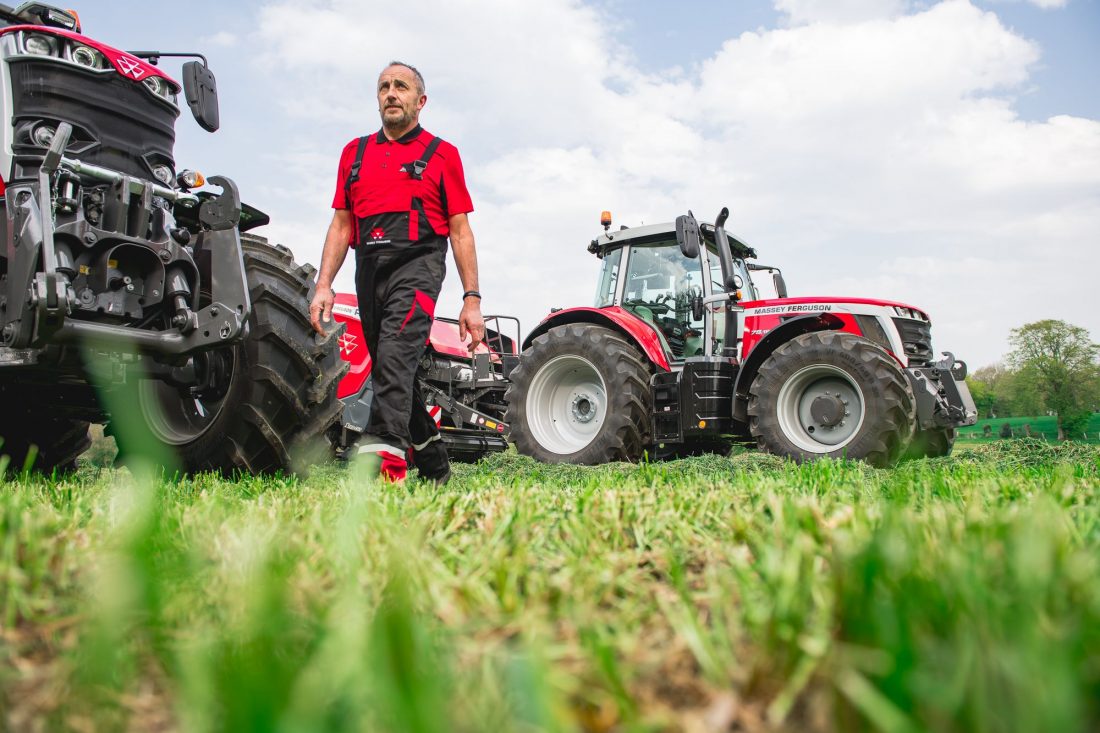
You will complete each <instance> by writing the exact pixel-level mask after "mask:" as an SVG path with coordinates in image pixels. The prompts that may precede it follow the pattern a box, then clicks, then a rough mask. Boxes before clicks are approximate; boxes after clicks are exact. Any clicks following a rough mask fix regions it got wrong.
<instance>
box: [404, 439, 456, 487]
mask: <svg viewBox="0 0 1100 733" xmlns="http://www.w3.org/2000/svg"><path fill="white" fill-rule="evenodd" d="M409 455H410V456H411V458H412V460H410V461H409V463H410V465H413V466H416V470H417V472H418V473H419V474H420V478H422V479H424V480H425V481H432V482H433V483H435V485H436V486H443V485H444V484H446V483H447V482H448V481H450V480H451V461H450V459H449V458H448V457H447V449H446V448H444V447H443V440H442V439H441V438H440V437H439V436H438V435H437V436H435V437H434V438H432V439H431V440H429V441H428V442H427V443H422V444H421V445H419V446H413V447H412V448H410V449H409Z"/></svg>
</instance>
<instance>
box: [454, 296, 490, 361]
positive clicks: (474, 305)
mask: <svg viewBox="0 0 1100 733" xmlns="http://www.w3.org/2000/svg"><path fill="white" fill-rule="evenodd" d="M467 333H468V334H470V346H469V347H468V348H469V349H470V353H471V354H472V353H473V352H474V349H476V348H477V345H478V344H480V343H481V342H482V341H484V340H485V319H484V318H482V317H481V301H480V300H479V299H477V298H467V299H466V300H465V302H463V304H462V312H461V313H459V314H458V337H459V338H460V339H462V340H463V341H465V340H466V334H467Z"/></svg>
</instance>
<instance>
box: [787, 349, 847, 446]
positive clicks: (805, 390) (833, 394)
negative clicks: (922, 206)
mask: <svg viewBox="0 0 1100 733" xmlns="http://www.w3.org/2000/svg"><path fill="white" fill-rule="evenodd" d="M815 403H816V407H815ZM865 405H866V402H865V401H864V399H863V391H862V390H861V389H860V388H859V385H858V384H857V383H856V381H855V380H854V379H852V377H851V376H850V375H849V374H848V373H847V372H846V371H844V370H843V369H840V368H838V367H835V366H831V365H828V364H814V365H812V366H808V367H805V368H803V369H800V370H798V371H797V372H795V373H794V374H792V375H791V377H790V378H789V379H787V381H786V382H784V383H783V387H782V388H781V389H780V390H779V399H778V404H777V405H776V412H777V416H778V418H779V428H780V429H781V430H782V431H783V435H784V436H786V438H787V440H789V441H791V442H792V443H794V445H795V446H797V447H798V449H799V450H802V451H804V452H806V453H832V452H834V451H836V450H839V449H841V448H843V447H844V446H846V445H848V444H849V443H851V442H852V440H853V439H855V437H856V434H857V433H859V429H860V428H861V427H863V421H864V418H865V417H866V413H867V410H866V407H865ZM840 410H843V412H844V413H846V414H839V411H840ZM822 413H825V415H826V419H822Z"/></svg>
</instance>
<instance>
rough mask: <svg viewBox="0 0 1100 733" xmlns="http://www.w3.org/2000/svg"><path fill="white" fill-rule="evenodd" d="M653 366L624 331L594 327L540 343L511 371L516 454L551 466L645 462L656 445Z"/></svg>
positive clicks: (566, 330) (572, 328) (570, 329)
mask: <svg viewBox="0 0 1100 733" xmlns="http://www.w3.org/2000/svg"><path fill="white" fill-rule="evenodd" d="M649 375H650V367H649V364H648V362H646V361H645V360H644V359H643V357H642V355H641V354H640V353H639V352H638V350H637V349H636V348H635V347H634V346H632V345H631V344H630V343H629V342H628V341H626V339H624V338H623V337H622V336H620V335H619V334H618V333H616V332H614V331H612V330H610V329H608V328H604V327H602V326H597V325H594V324H590V323H572V324H566V325H562V326H557V327H555V328H552V329H550V330H549V331H547V332H546V333H544V334H542V335H541V336H539V337H538V338H536V339H535V340H534V341H533V342H532V343H531V346H530V347H529V348H528V349H527V350H526V351H524V352H523V358H522V359H520V363H519V366H517V367H516V368H515V369H514V370H513V371H512V373H511V376H510V379H511V382H512V383H511V385H510V386H509V388H508V393H507V397H506V400H507V403H508V412H507V417H506V421H507V422H508V423H509V424H510V425H511V426H512V439H513V440H514V441H515V444H516V449H517V450H518V451H519V452H520V453H522V454H524V455H527V456H531V457H532V458H535V459H537V460H539V461H542V462H544V463H580V464H586V465H596V464H601V463H610V462H613V461H637V460H639V459H640V458H641V457H642V454H643V453H644V451H645V449H646V447H647V446H648V445H649V442H650V427H649V424H650V414H651V413H652V410H653V392H652V389H651V388H650V385H649Z"/></svg>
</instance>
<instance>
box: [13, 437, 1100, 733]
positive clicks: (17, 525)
mask: <svg viewBox="0 0 1100 733" xmlns="http://www.w3.org/2000/svg"><path fill="white" fill-rule="evenodd" d="M455 473H456V475H455V479H454V480H453V481H452V482H451V484H450V485H448V486H447V487H446V488H445V489H443V490H437V489H434V488H432V487H430V486H428V485H425V484H420V483H417V482H415V481H413V482H410V483H409V484H408V485H407V486H405V487H402V488H392V487H387V486H381V485H377V484H373V483H370V482H368V481H365V480H363V479H362V478H361V477H359V476H357V471H356V470H355V469H354V468H352V469H349V470H344V469H340V468H336V467H329V468H322V469H321V470H318V471H316V472H315V473H314V475H313V476H312V477H311V478H309V479H308V480H304V481H298V480H294V479H282V480H261V479H254V478H245V479H242V480H240V481H236V482H227V481H222V480H219V479H216V478H213V477H209V476H206V477H198V478H195V479H189V480H183V481H163V480H156V481H154V480H146V481H139V480H137V479H134V478H133V477H131V476H130V474H129V473H127V472H125V471H110V470H93V469H90V468H89V469H85V470H84V471H83V472H82V473H79V474H77V475H76V476H75V477H73V478H71V479H66V480H64V481H52V480H47V479H42V478H24V479H22V480H18V481H13V482H9V483H6V484H3V489H2V494H0V619H2V623H3V630H2V636H0V709H2V710H3V713H2V714H3V716H4V717H3V720H2V723H0V725H5V726H6V727H7V728H9V729H12V730H24V729H32V728H33V727H34V726H39V727H41V728H44V729H47V730H67V729H68V730H91V729H95V730H110V729H123V728H129V729H135V730H168V729H174V728H176V729H183V730H199V731H202V730H233V731H238V730H317V731H325V730H349V729H350V730H392V731H406V730H408V731H437V730H438V731H443V730H472V731H474V730H531V731H534V730H663V729H681V730H726V729H737V726H740V729H744V730H853V729H871V730H899V731H901V730H922V729H927V730H945V731H951V730H959V731H971V730H973V731H1001V730H1005V731H1009V730H1020V731H1025V730H1026V731H1030V730H1059V731H1074V730H1080V731H1086V730H1094V729H1096V728H1097V727H1098V726H1100V561H1098V558H1100V451H1097V450H1096V449H1095V448H1092V447H1086V446H1079V445H1053V444H1048V443H1043V442H1042V441H1005V442H1002V443H996V444H992V445H988V446H983V447H981V448H977V449H968V450H963V451H959V452H958V453H957V454H956V455H955V456H953V457H951V458H947V459H937V460H929V461H915V462H911V463H907V464H903V465H902V466H901V467H899V468H897V469H894V470H890V471H879V470H875V469H872V468H868V467H866V466H864V465H862V464H858V463H848V462H820V463H816V464H810V465H802V466H795V465H790V464H786V463H784V462H782V461H780V460H778V459H776V458H774V457H771V456H767V455H761V454H756V453H744V454H739V455H734V456H732V457H729V458H724V457H718V456H704V457H700V458H693V459H686V460H681V461H674V462H669V463H654V464H642V465H639V466H633V465H626V464H616V465H611V466H603V467H599V468H584V467H577V466H544V465H540V464H536V463H534V462H532V461H530V460H528V459H525V458H523V457H520V456H517V455H515V454H514V453H507V454H502V455H498V456H495V457H493V458H491V459H488V460H486V461H484V462H483V463H482V464H480V465H477V466H459V467H456V472H455Z"/></svg>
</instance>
